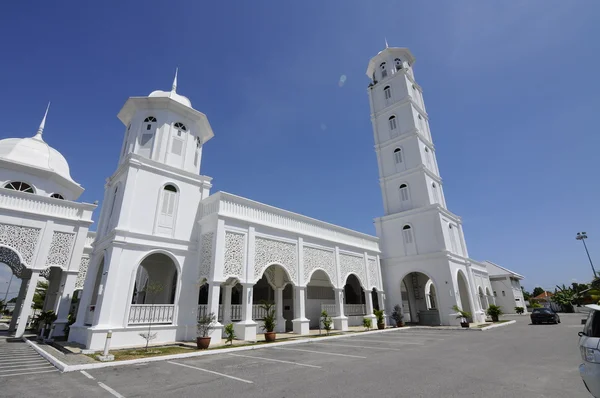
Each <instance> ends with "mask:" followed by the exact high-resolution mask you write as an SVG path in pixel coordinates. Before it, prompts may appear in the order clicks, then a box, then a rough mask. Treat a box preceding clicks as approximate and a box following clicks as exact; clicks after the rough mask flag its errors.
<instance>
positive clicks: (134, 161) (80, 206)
mask: <svg viewBox="0 0 600 398" xmlns="http://www.w3.org/2000/svg"><path fill="white" fill-rule="evenodd" d="M414 61H415V59H414V57H413V55H412V54H411V52H410V51H409V50H408V49H406V48H386V49H384V50H383V51H381V52H380V53H379V54H377V55H376V56H375V57H374V58H372V59H371V61H370V62H369V65H368V68H367V75H368V76H369V78H370V79H371V83H370V84H369V88H368V94H369V99H370V104H371V120H372V123H373V133H374V138H375V148H376V152H377V159H378V165H379V181H380V186H381V191H382V195H383V202H384V210H385V214H384V215H383V216H382V217H380V218H377V219H376V220H375V226H376V230H377V236H378V237H375V236H371V235H368V234H364V233H360V232H356V231H352V230H349V229H346V228H342V227H339V226H336V225H332V224H329V223H326V222H323V221H319V220H315V219H312V218H309V217H306V216H303V215H300V214H297V213H293V212H290V211H287V210H282V209H279V208H275V207H272V206H269V205H266V204H263V203H258V202H255V201H253V200H250V199H246V198H243V197H240V196H236V195H232V194H229V193H226V192H217V193H213V194H211V192H210V190H211V187H212V185H211V178H210V177H208V176H204V175H202V174H201V172H200V165H201V159H202V150H203V148H204V144H205V143H207V142H208V141H209V140H210V139H211V138H213V136H214V133H213V130H212V128H211V126H210V124H209V122H208V119H207V117H206V115H204V114H203V113H201V112H199V111H197V110H195V109H194V108H193V107H192V104H191V102H190V100H189V99H188V98H186V97H184V96H182V95H180V94H179V93H177V75H176V76H175V80H174V82H173V86H172V89H171V90H170V91H154V92H152V93H151V94H150V95H148V96H142V97H131V98H129V99H128V100H127V101H126V103H125V105H124V106H123V108H122V109H121V111H120V112H119V114H118V117H119V119H120V120H121V121H122V122H123V125H124V126H125V131H124V139H123V144H122V149H121V156H120V159H119V163H118V165H117V168H116V171H115V172H114V173H113V175H112V176H111V177H110V178H109V179H108V180H107V182H106V185H105V194H104V201H103V206H102V210H101V213H100V218H99V223H98V227H97V232H89V231H88V228H89V227H90V225H91V223H92V219H91V213H92V211H93V210H94V208H95V205H91V204H85V203H78V202H75V201H76V200H77V198H78V197H79V195H80V194H81V192H82V191H83V189H82V188H81V187H80V186H79V185H78V184H77V183H75V182H74V181H73V180H72V179H71V177H70V175H69V168H68V165H67V162H66V161H65V159H64V158H63V157H62V156H61V155H60V154H59V153H58V152H57V151H56V150H54V149H52V148H50V147H49V146H48V145H47V144H46V143H45V142H44V141H43V139H42V131H43V128H44V122H42V125H41V126H40V130H39V132H38V134H36V135H35V136H34V137H33V138H25V139H14V138H11V139H4V140H1V141H0V182H1V184H2V185H1V186H2V187H4V189H0V262H3V263H5V264H7V265H9V267H11V269H12V270H13V273H14V274H15V275H17V276H18V277H20V278H22V279H23V280H24V281H29V283H23V284H22V288H21V292H20V293H19V298H18V302H17V309H19V311H20V315H21V316H20V317H18V316H15V317H14V318H13V319H14V325H11V327H12V329H13V330H15V332H16V335H17V336H20V335H22V334H23V332H24V329H25V323H26V322H23V321H22V319H27V316H28V313H29V310H28V309H29V308H30V306H31V300H32V296H33V290H34V287H35V283H36V281H37V279H38V278H39V277H40V276H45V277H47V278H49V280H50V288H49V294H48V298H47V300H46V301H47V306H45V308H47V309H55V310H56V311H57V313H58V318H59V319H58V320H57V323H58V324H64V323H66V322H67V320H66V316H67V314H68V311H69V308H70V301H71V298H72V297H73V294H74V291H76V290H81V289H82V288H83V290H82V291H81V292H80V293H79V300H80V302H79V306H78V311H77V316H76V322H75V324H74V325H72V326H71V328H70V333H69V336H68V338H69V340H70V341H73V342H77V343H80V344H82V345H83V346H85V347H86V348H88V349H91V350H98V349H101V348H102V347H103V345H104V341H105V339H106V335H107V333H108V331H109V330H111V331H112V346H113V347H128V346H136V345H141V344H143V343H145V340H144V339H143V338H142V337H141V336H140V333H141V332H145V331H147V329H148V324H150V323H152V324H153V327H152V328H153V332H155V333H157V336H156V339H155V340H153V343H162V342H173V341H182V340H192V339H194V338H195V333H196V321H197V319H198V317H199V316H200V315H202V314H206V313H211V312H212V313H214V314H218V324H217V327H216V328H215V330H214V331H213V332H212V334H211V337H212V338H213V342H215V341H219V340H220V339H221V336H222V329H223V326H224V325H225V324H228V323H234V325H235V330H236V335H237V337H238V338H239V339H243V340H250V341H253V340H256V335H257V333H259V331H260V327H259V326H260V323H261V322H260V319H261V317H262V315H263V314H262V311H261V308H260V306H259V303H260V302H261V301H262V300H267V301H271V302H274V303H275V305H276V314H277V319H278V322H277V331H279V332H284V331H290V332H293V333H297V334H301V335H302V334H308V333H309V330H310V329H311V328H318V327H319V314H320V313H321V311H322V310H323V309H324V310H327V311H328V313H329V314H330V315H332V316H333V319H334V327H335V328H336V329H339V330H347V329H348V327H349V326H352V325H359V324H361V323H362V319H363V318H364V317H370V318H374V316H373V310H374V309H376V308H381V309H385V311H386V313H387V314H390V313H391V310H392V308H393V307H394V305H396V304H401V306H402V308H403V312H404V315H405V321H407V322H413V323H420V324H426V325H451V324H457V323H458V320H457V319H456V314H455V311H454V310H452V307H453V306H454V305H458V306H459V307H460V308H462V309H463V310H465V311H469V312H471V313H472V315H473V321H483V320H484V319H485V314H484V310H485V308H486V307H487V306H488V305H489V303H491V302H492V301H493V300H494V298H493V296H492V295H491V294H490V292H491V291H493V289H492V287H491V284H490V278H489V276H488V270H487V269H486V265H485V264H484V263H480V262H476V261H474V260H472V259H470V258H469V256H468V252H467V247H466V242H465V238H464V235H463V230H462V224H461V219H460V217H458V216H456V215H455V214H453V213H451V212H450V211H449V210H448V209H447V208H446V205H445V199H444V193H443V189H442V180H441V178H440V176H439V170H438V167H437V162H436V158H435V148H434V146H433V143H432V139H431V133H430V131H429V125H428V122H427V120H428V116H427V113H426V110H425V105H424V102H423V96H422V93H421V87H420V86H419V85H418V84H417V83H416V81H415V79H414V74H413V70H412V68H413V64H414ZM44 121H45V117H44ZM21 308H22V309H21ZM17 318H19V319H20V320H19V321H18V324H17ZM55 330H56V332H55V333H56V334H55V335H60V333H61V332H60V331H61V330H62V328H61V327H57V328H56V329H55Z"/></svg>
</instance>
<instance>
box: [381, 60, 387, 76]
mask: <svg viewBox="0 0 600 398" xmlns="http://www.w3.org/2000/svg"><path fill="white" fill-rule="evenodd" d="M379 69H381V78H382V79H383V78H386V77H387V70H386V69H385V62H382V63H381V64H380V65H379Z"/></svg>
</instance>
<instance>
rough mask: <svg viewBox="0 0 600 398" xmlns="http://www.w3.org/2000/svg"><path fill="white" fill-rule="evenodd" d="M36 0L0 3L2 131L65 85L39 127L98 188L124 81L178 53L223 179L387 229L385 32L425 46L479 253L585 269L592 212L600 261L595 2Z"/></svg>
mask: <svg viewBox="0 0 600 398" xmlns="http://www.w3.org/2000/svg"><path fill="white" fill-rule="evenodd" d="M34 3H35V5H32V4H25V3H23V2H5V3H4V4H2V5H0V37H1V38H2V39H0V43H1V46H0V51H2V53H1V54H2V62H0V76H1V77H2V79H1V81H2V91H3V93H4V95H2V96H0V109H2V113H1V114H2V125H1V128H0V137H1V138H7V137H25V136H31V135H33V134H34V133H35V131H36V129H37V126H38V124H39V121H40V119H41V117H42V114H43V111H44V109H45V106H46V103H47V102H48V101H52V106H51V109H50V114H49V116H48V122H47V125H46V130H45V132H44V136H45V139H46V141H47V142H48V143H49V144H50V145H52V146H53V147H55V148H56V149H58V150H59V151H61V152H62V153H63V155H64V156H65V157H66V158H67V160H68V161H69V164H70V167H71V174H72V176H73V178H74V179H75V180H76V181H78V182H79V183H80V184H81V185H83V186H84V187H85V188H86V191H85V193H84V194H83V195H82V198H81V199H82V200H83V201H87V202H93V201H95V200H101V199H102V197H103V184H104V180H105V178H106V177H108V176H109V175H111V174H112V172H113V171H114V170H115V167H116V163H117V159H118V155H119V150H120V147H121V143H122V135H123V132H124V126H122V124H121V123H120V122H119V121H118V119H117V118H116V115H117V113H118V111H119V109H120V108H121V106H122V105H123V104H124V102H125V100H126V99H127V97H129V96H140V95H147V94H149V93H150V92H151V91H153V90H156V89H163V90H166V89H169V88H170V85H171V81H172V78H173V73H174V70H175V67H176V66H179V68H180V69H179V86H178V92H179V93H181V94H183V95H186V96H188V97H189V98H190V99H191V101H192V104H193V105H194V107H195V108H196V109H198V110H200V111H201V112H204V113H205V114H206V115H207V116H208V118H209V120H210V122H211V125H212V127H213V130H214V132H215V137H214V138H213V139H212V140H211V141H210V142H208V143H207V144H206V145H205V146H204V152H203V154H204V157H203V161H202V173H203V174H205V175H209V176H212V177H213V178H214V180H213V183H214V188H213V192H216V191H219V190H223V191H227V192H231V193H234V194H238V195H242V196H245V197H248V198H251V199H254V200H258V201H261V202H266V203H269V204H271V205H274V206H278V207H282V208H285V209H288V210H292V211H295V212H298V213H302V214H305V215H308V216H311V217H315V218H318V219H322V220H325V221H328V222H332V223H335V224H339V225H342V226H345V227H348V228H352V229H356V230H359V231H362V232H367V233H371V234H374V233H375V229H374V227H373V218H375V217H378V216H380V215H382V213H383V208H382V200H381V194H380V191H379V185H378V181H377V179H378V172H377V164H376V159H375V152H374V150H373V135H372V130H371V124H370V120H369V105H368V99H367V92H366V90H367V84H368V79H367V77H366V76H365V73H364V72H365V70H366V66H367V63H368V61H369V59H370V58H371V57H372V56H374V55H375V54H376V53H377V52H378V51H380V50H381V49H382V47H383V46H384V37H387V40H388V42H389V44H390V46H398V47H409V48H410V49H411V50H412V52H413V53H414V55H415V56H416V58H417V62H416V64H415V74H416V78H417V81H418V82H419V83H420V85H421V86H422V87H423V89H424V98H425V103H426V106H427V110H428V113H429V115H430V124H431V129H432V134H433V139H434V143H435V145H436V154H437V157H438V163H439V166H440V170H441V175H442V178H443V180H444V190H445V195H446V199H447V203H448V207H449V209H450V210H451V211H453V212H455V213H456V214H458V215H460V216H462V217H463V222H464V230H465V234H466V238H467V243H468V248H469V252H470V255H471V257H473V258H475V259H479V260H485V259H489V260H491V261H494V262H496V263H498V264H500V265H503V266H505V267H507V268H510V269H513V270H515V271H517V272H519V273H521V274H523V275H525V276H526V279H525V281H524V284H525V286H526V287H528V288H532V287H533V286H534V285H542V286H544V287H547V288H552V287H553V286H554V285H555V284H557V283H561V284H562V283H570V282H571V281H572V280H577V281H586V280H588V279H589V278H590V276H591V271H590V267H589V264H588V262H587V258H586V257H585V252H584V250H583V247H582V246H581V243H580V242H577V241H575V239H574V236H575V233H576V232H578V231H581V230H586V231H587V232H588V235H589V236H590V239H588V244H589V248H590V251H591V254H592V256H596V258H597V259H598V266H599V268H600V226H599V225H598V221H599V213H598V206H597V200H598V196H599V193H600V188H599V185H598V183H597V170H598V157H597V156H596V148H598V146H599V144H600V138H599V134H598V127H597V123H596V119H597V118H596V114H597V112H598V109H599V108H600V100H599V99H598V98H599V97H598V95H597V93H598V91H599V89H600V83H599V79H598V78H597V67H598V64H600V51H599V50H600V46H599V45H598V40H597V38H598V37H600V25H599V24H598V23H597V16H598V13H599V11H600V3H598V2H596V1H593V0H589V1H583V0H581V1H576V2H565V1H527V2H506V1H489V2H477V1H452V2H418V4H417V2H407V1H376V2H375V1H373V2H371V1H348V0H340V1H333V0H329V1H306V2H287V1H286V2H282V1H266V0H261V1H245V2H192V1H186V2H182V1H169V2H166V1H144V2H141V1H138V2H133V1H131V2H117V1H107V2H93V3H91V2H87V3H86V4H85V6H84V5H82V3H81V2H78V1H63V2H42V1H37V2H34ZM342 75H345V76H346V77H347V80H346V82H345V84H344V85H343V86H342V87H340V85H338V82H339V79H340V76H342ZM98 215H99V211H97V212H96V215H95V216H96V218H97V217H98ZM0 278H4V279H6V272H4V273H3V274H2V275H1V276H0ZM4 285H5V284H4ZM15 286H16V285H15V284H13V288H12V289H11V291H12V290H16V287H15ZM4 290H5V288H3V287H2V282H1V280H0V293H3V292H4Z"/></svg>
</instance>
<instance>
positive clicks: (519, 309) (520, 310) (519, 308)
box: [515, 307, 525, 315]
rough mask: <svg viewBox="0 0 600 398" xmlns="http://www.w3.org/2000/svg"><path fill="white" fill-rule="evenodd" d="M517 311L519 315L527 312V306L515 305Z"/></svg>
mask: <svg viewBox="0 0 600 398" xmlns="http://www.w3.org/2000/svg"><path fill="white" fill-rule="evenodd" d="M515 312H516V313H517V314H519V315H521V314H522V313H524V312H525V308H523V307H515Z"/></svg>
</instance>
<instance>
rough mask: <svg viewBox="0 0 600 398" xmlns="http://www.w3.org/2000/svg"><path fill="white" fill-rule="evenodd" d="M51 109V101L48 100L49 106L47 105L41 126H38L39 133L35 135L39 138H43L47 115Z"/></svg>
mask: <svg viewBox="0 0 600 398" xmlns="http://www.w3.org/2000/svg"><path fill="white" fill-rule="evenodd" d="M49 109H50V102H48V106H47V107H46V112H45V113H44V118H43V119H42V122H41V123H40V127H38V131H37V134H36V135H35V137H37V138H39V139H42V134H43V132H44V127H46V117H47V116H48V110H49Z"/></svg>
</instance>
